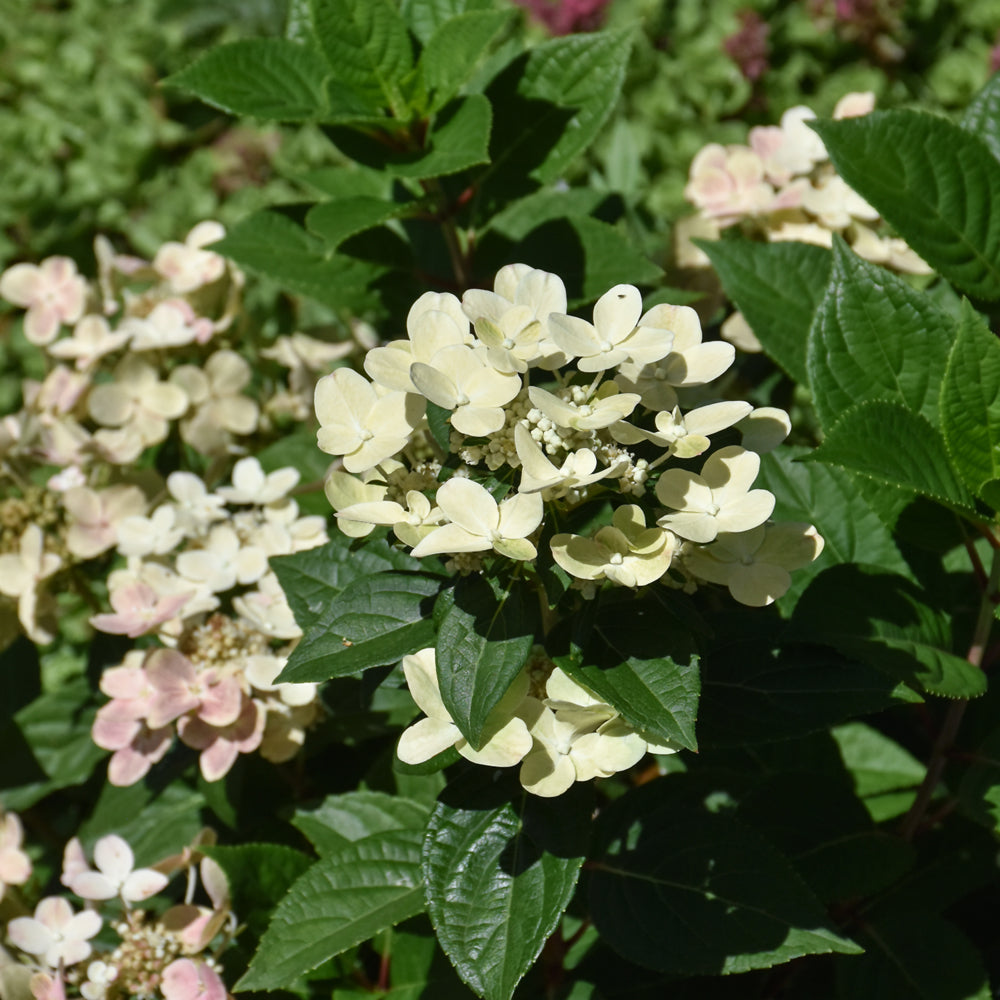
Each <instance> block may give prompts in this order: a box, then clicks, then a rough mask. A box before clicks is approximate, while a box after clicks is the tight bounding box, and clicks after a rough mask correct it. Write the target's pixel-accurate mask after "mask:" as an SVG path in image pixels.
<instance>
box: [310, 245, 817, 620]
mask: <svg viewBox="0 0 1000 1000" xmlns="http://www.w3.org/2000/svg"><path fill="white" fill-rule="evenodd" d="M566 304H567V303H566V291H565V287H564V285H563V283H562V281H561V279H560V278H559V277H557V276H556V275H554V274H549V273H547V272H544V271H540V270H536V269H533V268H531V267H528V266H527V265H524V264H514V265H510V266H508V267H505V268H503V269H502V270H501V271H500V272H499V273H498V275H497V276H496V281H495V285H494V290H493V291H492V292H488V291H482V290H478V289H476V290H470V291H468V292H466V293H465V295H464V297H463V298H462V300H461V301H459V299H458V298H456V297H455V296H454V295H451V294H438V293H431V292H429V293H427V294H425V295H423V296H421V298H420V299H418V300H417V302H416V303H414V305H413V307H412V308H411V310H410V313H409V316H408V319H407V333H408V336H407V338H406V339H404V340H395V341H392V342H390V343H388V344H387V345H385V346H384V347H378V348H375V349H374V350H371V351H369V352H368V354H367V356H366V357H365V362H364V368H365V372H366V373H367V375H368V378H365V376H363V375H361V374H359V373H358V372H356V371H353V370H351V369H349V368H339V369H337V370H335V371H334V372H332V373H331V374H330V375H327V376H324V377H323V378H321V379H320V380H319V382H318V383H317V386H316V399H315V402H316V415H317V417H318V419H319V423H320V429H319V432H318V442H319V446H320V448H321V449H322V450H324V451H326V452H328V453H329V454H332V455H337V456H340V457H341V461H342V464H343V469H342V470H338V471H335V472H334V473H333V474H332V475H331V476H330V477H329V479H328V481H327V486H326V492H327V496H328V498H329V499H330V502H331V504H332V505H333V507H334V510H335V511H336V514H337V522H338V525H339V526H340V528H341V530H342V531H343V532H345V533H346V534H348V535H350V536H352V537H363V536H364V535H366V534H368V533H370V532H371V531H372V530H374V528H375V527H376V526H380V525H381V526H385V527H388V528H390V529H391V530H392V532H393V534H394V535H395V537H396V538H397V539H398V540H399V541H400V542H401V543H402V544H403V545H405V546H408V547H410V548H411V549H412V554H413V555H414V556H416V557H418V558H419V557H422V556H431V555H441V556H446V557H448V559H449V561H450V564H451V566H452V567H453V568H455V569H459V570H464V571H468V570H471V569H476V568H479V567H480V566H481V565H483V562H482V560H483V559H484V558H485V559H488V558H491V557H492V556H494V555H497V556H501V557H504V558H507V559H511V560H517V561H521V562H525V563H530V562H532V561H533V560H535V559H536V558H537V557H538V548H537V545H538V542H539V540H540V539H541V538H542V536H543V535H544V534H545V533H546V528H547V525H546V524H545V522H546V520H547V519H548V518H551V519H552V522H553V527H554V526H555V525H558V524H560V523H562V522H563V521H565V519H566V516H568V515H571V514H572V512H573V511H574V510H575V509H576V508H577V507H580V506H581V505H583V504H585V503H588V502H589V501H590V500H592V499H597V498H600V499H603V500H607V501H610V503H611V505H612V506H613V507H614V511H613V515H612V516H611V523H609V524H605V525H604V526H602V527H599V528H597V529H596V530H594V531H593V532H592V533H590V534H587V535H576V534H571V533H565V532H559V531H556V533H554V534H548V535H546V537H547V538H548V539H549V551H550V553H551V558H552V559H553V560H554V561H555V563H557V564H558V566H559V567H560V568H561V569H562V570H564V571H565V572H566V573H567V574H569V576H570V577H572V578H573V580H574V581H575V584H576V586H578V587H579V588H580V589H583V590H585V591H592V590H593V589H594V588H595V587H596V586H597V585H599V584H601V583H602V582H604V581H607V582H610V583H611V584H614V585H617V586H625V587H632V588H635V587H639V586H645V585H648V584H652V583H655V582H656V581H663V582H664V583H666V584H668V585H671V586H685V587H688V588H691V587H693V586H695V585H697V583H698V582H712V583H723V584H726V585H730V581H731V579H733V580H734V579H736V578H737V577H738V578H739V581H740V582H739V584H738V585H735V586H732V585H730V590H731V592H732V593H733V595H734V596H735V597H736V599H737V600H739V601H741V602H743V603H746V604H751V605H756V606H759V605H764V604H768V603H770V602H771V601H773V600H774V599H775V598H777V597H779V596H780V595H781V594H783V593H784V592H785V590H787V588H788V586H789V585H790V578H789V575H788V574H789V571H791V570H794V569H796V568H798V567H801V566H804V565H805V564H807V563H808V562H810V561H811V560H812V559H813V558H815V557H816V556H817V555H818V554H819V551H820V549H821V547H822V540H821V539H820V538H819V536H818V535H817V534H816V532H815V529H813V528H812V527H811V526H809V525H786V526H784V528H783V529H782V533H781V534H780V539H781V542H780V543H779V542H778V541H777V536H776V540H775V541H773V542H771V543H765V542H764V541H763V539H764V538H770V537H771V533H772V532H774V530H775V529H774V528H773V527H772V526H769V525H768V519H769V518H770V516H771V513H772V511H773V509H774V497H773V496H772V495H771V494H770V493H769V492H768V491H767V490H762V489H753V488H752V486H753V482H754V480H755V479H756V477H757V473H758V471H759V468H760V457H759V452H760V451H764V450H767V449H768V448H771V447H774V446H775V445H777V444H778V443H779V442H780V441H781V440H783V438H784V437H785V435H786V434H787V432H788V429H789V423H788V417H787V414H785V413H784V412H783V411H781V410H776V409H773V408H764V409H758V410H755V409H754V408H753V407H752V406H751V405H750V404H749V403H745V402H737V401H731V400H711V397H708V390H707V389H706V386H707V385H708V384H709V383H710V382H712V381H713V380H715V379H717V378H719V376H721V375H722V374H723V373H724V372H725V371H726V370H727V369H728V368H729V367H730V365H731V364H732V363H733V360H734V357H735V350H734V348H733V347H732V346H731V345H730V344H726V343H722V342H708V343H706V342H703V339H702V331H701V325H700V322H699V320H698V316H697V314H696V313H695V312H694V311H693V310H692V309H690V308H687V307H684V306H673V305H665V304H661V305H656V306H654V307H653V308H651V309H648V310H645V311H644V310H643V307H642V300H641V296H640V294H639V291H638V290H637V289H636V288H634V287H633V286H631V285H616V286H615V287H614V288H612V289H611V290H610V291H608V292H607V293H605V294H604V295H603V296H601V298H600V299H599V300H598V302H597V304H596V305H595V307H594V310H593V318H592V321H588V320H584V319H580V318H578V317H575V316H570V315H568V314H567V312H566ZM709 400H711V401H709ZM442 418H446V419H447V421H448V423H450V428H446V430H445V433H441V431H440V426H441V425H440V420H441V419H442ZM432 421H433V422H437V424H438V427H439V430H438V432H437V434H435V433H434V432H433V431H432ZM727 431H728V432H729V433H730V435H731V436H733V437H735V436H736V435H740V437H741V439H742V444H739V445H737V444H728V445H726V446H725V447H721V448H719V449H717V450H716V451H714V452H712V453H711V454H709V455H708V457H707V458H706V459H704V460H700V456H702V455H704V454H705V453H707V452H708V451H709V449H710V448H711V447H712V438H713V437H715V436H717V435H719V434H720V433H723V432H727ZM693 459H699V462H698V464H697V465H696V466H695V467H692V466H691V465H690V464H686V465H684V466H681V465H679V464H678V463H679V462H681V461H683V462H686V463H689V462H690V461H691V460H693ZM668 463H671V464H669V465H668ZM747 532H758V533H759V535H760V537H761V541H760V542H759V543H757V544H755V545H754V546H753V547H750V546H749V545H746V544H743V545H742V548H740V552H741V555H740V556H739V558H738V559H737V560H736V561H735V562H734V560H733V559H732V558H731V553H732V551H733V546H734V545H736V546H737V547H739V546H740V545H741V544H742V543H738V542H735V541H734V539H737V538H740V537H742V536H743V535H744V534H746V533H747ZM753 537H754V539H756V538H757V535H754V536H753ZM696 554H697V558H694V557H695V555H696Z"/></svg>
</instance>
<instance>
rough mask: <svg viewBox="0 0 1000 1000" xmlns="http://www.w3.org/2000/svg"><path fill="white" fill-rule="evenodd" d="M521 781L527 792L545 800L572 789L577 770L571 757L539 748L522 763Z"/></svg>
mask: <svg viewBox="0 0 1000 1000" xmlns="http://www.w3.org/2000/svg"><path fill="white" fill-rule="evenodd" d="M519 777H520V781H521V784H522V785H523V786H524V788H525V789H527V791H529V792H531V793H532V794H533V795H540V796H542V797H543V798H555V797H556V796H557V795H562V793H563V792H565V791H567V790H568V789H569V788H570V787H572V785H573V783H574V782H575V781H576V768H575V767H574V766H573V762H572V761H571V760H570V759H569V757H567V756H564V755H563V754H553V753H550V752H549V751H548V750H547V749H545V748H542V747H539V748H538V749H536V750H532V752H531V753H529V754H528V755H527V756H526V757H525V758H524V761H523V762H522V763H521V773H520V776H519Z"/></svg>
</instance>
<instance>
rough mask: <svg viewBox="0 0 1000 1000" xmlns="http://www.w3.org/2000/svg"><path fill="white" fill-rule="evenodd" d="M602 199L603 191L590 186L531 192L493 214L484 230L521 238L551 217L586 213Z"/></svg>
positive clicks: (587, 214) (509, 237) (588, 214)
mask: <svg viewBox="0 0 1000 1000" xmlns="http://www.w3.org/2000/svg"><path fill="white" fill-rule="evenodd" d="M604 198H605V194H604V193H603V192H601V191H594V190H591V189H590V188H569V189H568V190H566V191H535V192H534V193H533V194H529V195H527V196H526V197H524V198H519V199H518V200H517V201H515V202H512V203H511V204H509V205H508V206H507V207H506V208H504V209H503V210H502V211H500V212H498V213H497V214H496V215H494V216H493V218H492V219H490V220H489V222H488V223H487V224H486V227H485V229H486V231H492V232H497V233H501V234H502V235H503V236H506V237H507V238H508V239H511V240H523V239H524V238H525V237H526V236H527V235H528V233H530V232H532V231H533V230H535V229H537V228H538V227H539V226H542V225H544V224H545V223H546V222H551V221H553V220H554V219H562V218H565V217H566V216H573V217H575V218H585V217H588V216H590V214H591V213H592V212H593V211H594V210H595V209H596V208H597V206H598V205H600V203H601V202H602V201H603V200H604Z"/></svg>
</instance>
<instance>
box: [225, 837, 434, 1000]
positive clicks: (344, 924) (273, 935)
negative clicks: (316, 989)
mask: <svg viewBox="0 0 1000 1000" xmlns="http://www.w3.org/2000/svg"><path fill="white" fill-rule="evenodd" d="M421 839H422V834H420V833H419V832H416V831H412V830H392V831H388V832H385V833H376V834H373V835H372V836H369V837H365V838H364V839H362V840H358V841H352V842H350V843H347V844H344V845H343V846H342V847H341V848H340V850H339V851H337V852H335V853H333V854H330V855H327V856H326V857H325V858H322V859H321V860H320V861H317V862H316V863H315V864H314V865H313V866H312V867H311V868H310V869H309V870H308V871H306V873H305V874H304V875H302V876H300V877H299V878H298V879H297V880H296V882H295V883H294V884H293V885H292V887H291V889H290V890H289V892H288V895H287V896H285V898H284V899H283V900H282V901H281V902H280V903H279V904H278V906H277V908H276V909H275V911H274V915H273V917H272V918H271V923H270V925H269V927H268V928H267V931H266V933H265V934H264V936H263V938H262V939H261V942H260V947H259V948H258V949H257V953H256V954H255V955H254V958H253V961H252V962H251V963H250V968H249V970H248V971H247V973H246V974H245V975H244V976H243V978H242V979H241V980H240V981H239V982H238V983H237V984H236V988H237V989H238V990H271V989H277V988H280V987H282V986H288V985H290V984H291V983H292V982H293V981H294V980H295V979H296V978H297V977H298V976H300V975H301V974H302V973H304V972H308V971H310V970H311V969H315V968H316V966H318V965H320V964H321V963H322V962H325V961H326V960H327V959H328V958H330V957H331V956H333V955H338V954H340V952H342V951H344V950H345V949H347V948H350V947H352V946H354V945H356V944H359V943H360V942H362V941H365V940H367V939H368V938H370V937H371V936H372V935H374V934H377V933H378V932H379V931H381V930H383V929H385V928H386V927H391V926H392V925H393V924H397V923H399V922H400V921H401V920H406V919H407V918H409V917H412V916H414V915H416V914H417V913H419V912H420V911H421V910H422V909H423V908H424V899H423V895H424V894H423V885H422V881H421V873H420V842H421Z"/></svg>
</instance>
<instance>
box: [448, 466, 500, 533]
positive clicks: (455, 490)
mask: <svg viewBox="0 0 1000 1000" xmlns="http://www.w3.org/2000/svg"><path fill="white" fill-rule="evenodd" d="M437 505H438V507H440V508H441V510H442V511H443V512H444V513H445V515H446V516H447V517H448V519H449V520H450V521H453V522H454V523H455V524H457V525H460V526H461V527H462V528H464V529H465V530H466V531H468V532H470V533H471V534H474V535H481V536H484V537H486V536H489V535H490V534H492V533H493V532H494V531H496V530H497V529H498V528H499V525H500V510H499V507H498V506H497V502H496V500H494V499H493V497H492V496H491V495H490V492H489V490H487V489H486V488H485V487H483V486H480V485H479V483H474V482H473V481H472V480H471V479H465V478H463V477H461V476H455V477H454V478H452V479H449V480H448V481H447V482H446V483H443V484H442V485H441V486H440V487H439V488H438V492H437Z"/></svg>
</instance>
